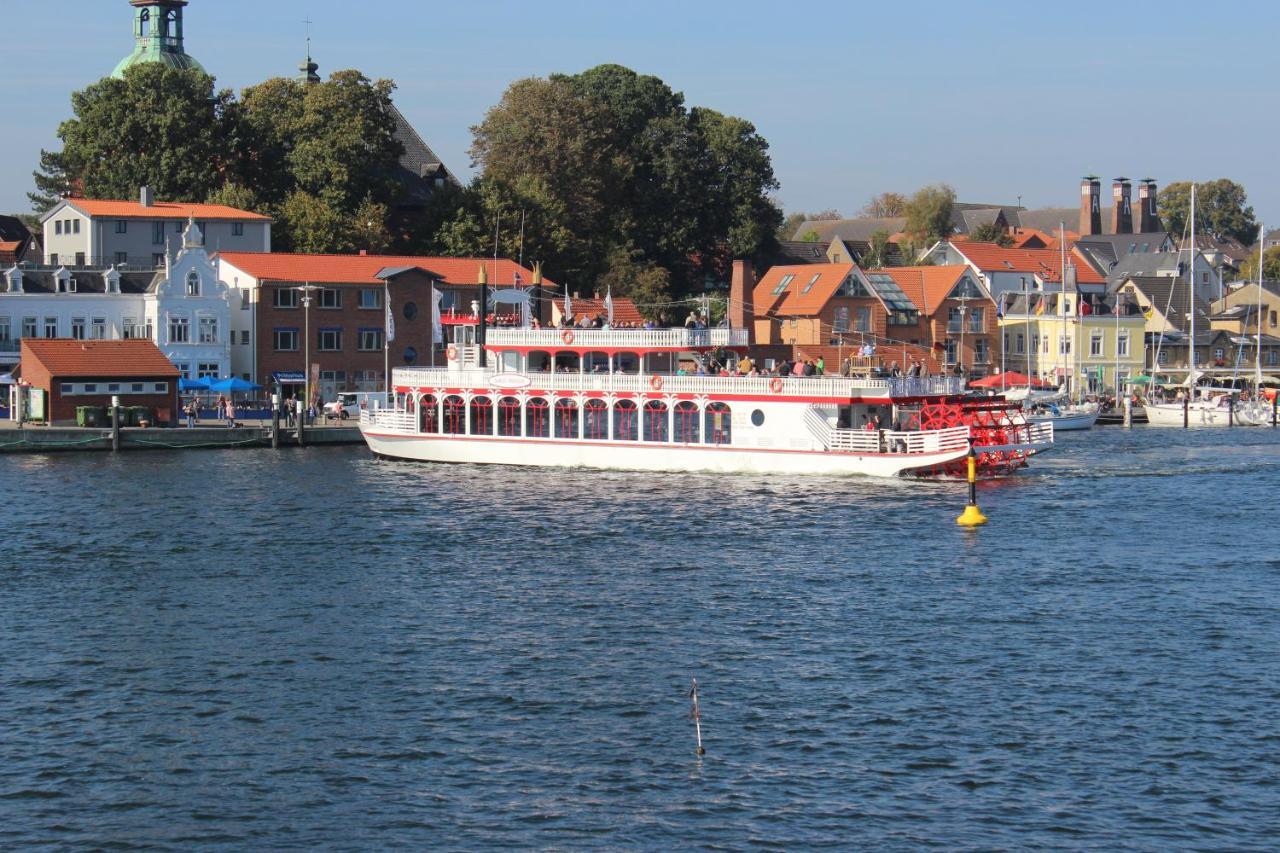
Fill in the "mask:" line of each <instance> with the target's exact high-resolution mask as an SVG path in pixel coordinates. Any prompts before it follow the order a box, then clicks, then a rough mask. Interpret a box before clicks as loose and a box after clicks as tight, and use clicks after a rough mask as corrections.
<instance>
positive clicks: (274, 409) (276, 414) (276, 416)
mask: <svg viewBox="0 0 1280 853" xmlns="http://www.w3.org/2000/svg"><path fill="white" fill-rule="evenodd" d="M271 449H272V450H279V449H280V395H279V394H272V395H271Z"/></svg>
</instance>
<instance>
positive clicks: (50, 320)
mask: <svg viewBox="0 0 1280 853" xmlns="http://www.w3.org/2000/svg"><path fill="white" fill-rule="evenodd" d="M44 336H45V337H46V338H56V337H57V336H58V318H57V317H45V318H44Z"/></svg>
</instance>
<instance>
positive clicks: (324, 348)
mask: <svg viewBox="0 0 1280 853" xmlns="http://www.w3.org/2000/svg"><path fill="white" fill-rule="evenodd" d="M316 349H318V350H320V352H338V351H339V350H341V349H342V330H341V329H321V330H320V332H319V334H318V335H317V336H316Z"/></svg>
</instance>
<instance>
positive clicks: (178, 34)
mask: <svg viewBox="0 0 1280 853" xmlns="http://www.w3.org/2000/svg"><path fill="white" fill-rule="evenodd" d="M129 5H130V6H132V7H133V8H134V13H133V43H134V44H133V53H131V54H129V55H128V56H126V57H125V58H124V59H122V60H120V64H119V65H117V66H116V70H115V71H113V72H111V76H112V77H123V76H124V72H125V69H126V68H132V67H133V66H135V65H141V64H143V63H145V62H159V63H161V64H162V65H167V66H169V67H170V68H194V69H195V70H197V71H202V72H203V71H204V67H203V66H202V65H201V64H200V63H199V62H196V61H195V60H194V59H192V58H191V57H190V56H188V55H187V52H186V50H185V49H184V48H183V46H182V8H183V7H184V6H186V5H187V0H129Z"/></svg>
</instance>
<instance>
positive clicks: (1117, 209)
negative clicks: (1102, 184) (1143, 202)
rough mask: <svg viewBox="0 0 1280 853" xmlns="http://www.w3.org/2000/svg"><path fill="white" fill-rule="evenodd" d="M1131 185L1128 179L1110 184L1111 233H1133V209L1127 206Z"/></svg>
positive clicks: (1119, 179) (1121, 179) (1116, 180)
mask: <svg viewBox="0 0 1280 853" xmlns="http://www.w3.org/2000/svg"><path fill="white" fill-rule="evenodd" d="M1131 186H1132V185H1131V184H1130V183H1129V179H1128V178H1116V179H1115V180H1113V181H1112V182H1111V202H1112V207H1111V233H1112V234H1132V233H1133V209H1132V208H1131V207H1130V206H1129V198H1130V191H1131Z"/></svg>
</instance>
